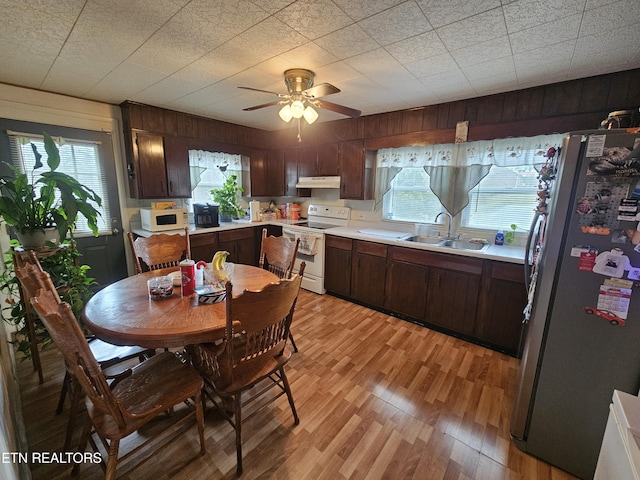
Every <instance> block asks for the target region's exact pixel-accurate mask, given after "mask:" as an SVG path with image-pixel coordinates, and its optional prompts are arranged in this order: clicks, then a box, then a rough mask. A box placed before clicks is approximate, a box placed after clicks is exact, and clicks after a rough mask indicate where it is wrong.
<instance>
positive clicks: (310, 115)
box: [302, 105, 318, 125]
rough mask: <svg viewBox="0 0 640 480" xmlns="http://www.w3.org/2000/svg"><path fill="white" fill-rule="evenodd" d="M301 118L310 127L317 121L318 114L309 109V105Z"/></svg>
mask: <svg viewBox="0 0 640 480" xmlns="http://www.w3.org/2000/svg"><path fill="white" fill-rule="evenodd" d="M302 116H303V117H304V119H305V120H306V121H307V123H308V124H309V125H311V124H312V123H313V122H315V121H316V120H317V119H318V112H316V111H315V110H314V109H313V108H311V105H307V108H305V109H304V113H303V114H302Z"/></svg>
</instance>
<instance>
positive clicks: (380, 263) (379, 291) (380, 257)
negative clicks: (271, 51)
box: [351, 240, 387, 307]
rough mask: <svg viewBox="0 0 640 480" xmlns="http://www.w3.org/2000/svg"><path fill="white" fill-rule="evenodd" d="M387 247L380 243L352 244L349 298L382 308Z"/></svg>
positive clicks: (358, 241) (356, 242)
mask: <svg viewBox="0 0 640 480" xmlns="http://www.w3.org/2000/svg"><path fill="white" fill-rule="evenodd" d="M386 270H387V246H386V245H384V244H381V243H373V242H364V241H361V240H356V241H354V242H353V264H352V266H351V296H352V297H353V298H354V299H355V300H359V301H361V302H364V303H367V304H369V305H375V306H377V307H383V306H384V297H385V295H384V293H385V292H384V291H385V277H386Z"/></svg>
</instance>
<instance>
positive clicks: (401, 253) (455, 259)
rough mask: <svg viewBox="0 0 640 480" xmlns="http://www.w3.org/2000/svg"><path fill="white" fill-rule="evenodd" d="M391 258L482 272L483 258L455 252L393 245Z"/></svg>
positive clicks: (459, 270)
mask: <svg viewBox="0 0 640 480" xmlns="http://www.w3.org/2000/svg"><path fill="white" fill-rule="evenodd" d="M389 257H390V258H391V260H397V261H401V262H407V263H415V264H417V265H424V266H425V267H438V268H446V269H447V270H455V271H458V272H464V273H470V274H474V275H480V274H482V262H483V261H482V260H481V259H479V258H473V257H463V256H460V255H455V254H453V253H451V254H449V253H439V252H431V251H428V250H418V249H415V248H403V247H391V248H390V249H389Z"/></svg>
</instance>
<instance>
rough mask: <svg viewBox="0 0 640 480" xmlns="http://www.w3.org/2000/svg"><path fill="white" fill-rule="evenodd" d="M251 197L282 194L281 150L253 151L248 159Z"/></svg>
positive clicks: (282, 169)
mask: <svg viewBox="0 0 640 480" xmlns="http://www.w3.org/2000/svg"><path fill="white" fill-rule="evenodd" d="M249 168H250V176H251V185H250V188H251V191H249V192H245V193H244V194H245V195H247V196H252V197H271V196H276V197H280V196H282V195H284V154H283V152H282V150H276V151H270V152H254V153H252V154H251V159H250V160H249Z"/></svg>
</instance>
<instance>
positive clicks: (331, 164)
mask: <svg viewBox="0 0 640 480" xmlns="http://www.w3.org/2000/svg"><path fill="white" fill-rule="evenodd" d="M336 175H340V159H339V156H338V144H337V143H325V144H323V145H318V168H317V173H316V176H318V177H331V176H336Z"/></svg>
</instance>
